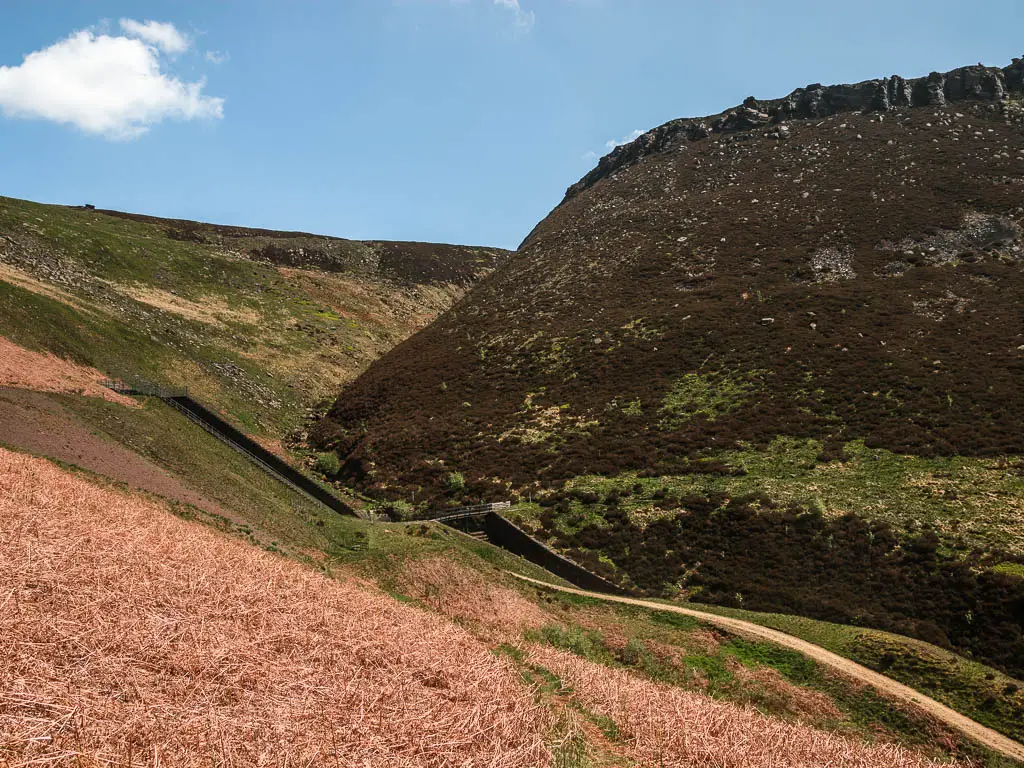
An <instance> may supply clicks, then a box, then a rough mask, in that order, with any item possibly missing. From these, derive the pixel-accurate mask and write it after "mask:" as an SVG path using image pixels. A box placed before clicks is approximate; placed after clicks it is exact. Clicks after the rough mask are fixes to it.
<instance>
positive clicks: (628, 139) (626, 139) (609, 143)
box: [604, 128, 646, 151]
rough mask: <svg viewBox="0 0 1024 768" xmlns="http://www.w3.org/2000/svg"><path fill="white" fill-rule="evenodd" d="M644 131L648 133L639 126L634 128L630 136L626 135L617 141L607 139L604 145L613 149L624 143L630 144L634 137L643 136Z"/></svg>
mask: <svg viewBox="0 0 1024 768" xmlns="http://www.w3.org/2000/svg"><path fill="white" fill-rule="evenodd" d="M644 133H646V131H641V130H640V129H639V128H634V129H633V130H632V131H631V132H630V134H629V135H628V136H624V137H622V138H621V139H619V140H618V141H616V140H615V139H608V141H606V142H605V143H604V145H605V146H606V147H607V148H608V150H609V151H611V150H613V149H615V148H616V147H621V146H622V145H623V144H629V142H631V141H633V140H634V139H637V138H639V137H641V136H643V135H644Z"/></svg>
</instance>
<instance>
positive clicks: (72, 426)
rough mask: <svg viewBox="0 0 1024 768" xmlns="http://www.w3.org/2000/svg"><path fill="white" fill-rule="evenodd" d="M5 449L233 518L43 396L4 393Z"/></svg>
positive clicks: (0, 420)
mask: <svg viewBox="0 0 1024 768" xmlns="http://www.w3.org/2000/svg"><path fill="white" fill-rule="evenodd" d="M0 444H3V445H6V446H8V447H10V448H14V449H17V450H22V451H29V452H31V453H35V454H39V455H41V456H46V457H47V458H50V459H56V460H57V461H62V462H65V463H67V464H74V465H75V466H78V467H82V468H83V469H87V470H89V471H91V472H95V473H96V474H98V475H103V476H105V477H109V478H111V479H112V480H117V481H119V482H122V483H126V484H127V485H130V486H131V487H133V488H138V489H140V490H143V491H148V492H150V493H155V494H157V495H158V496H163V497H164V498H167V499H174V500H176V501H180V502H182V503H184V504H191V505H192V506H194V507H198V508H199V509H202V510H203V511H204V512H209V513H210V514H214V515H220V516H222V517H230V516H229V514H228V513H227V512H226V511H225V510H224V509H223V508H221V507H219V506H218V505H217V504H216V503H215V502H213V501H210V500H209V499H207V498H206V497H205V496H203V495H202V494H200V493H197V492H196V491H194V490H192V489H191V488H189V487H188V486H187V485H185V484H184V483H183V482H182V481H181V480H179V479H178V478H177V477H175V476H174V475H172V474H170V473H169V472H167V471H166V470H164V469H161V468H160V467H158V466H157V465H156V464H153V463H151V462H149V461H147V460H146V459H144V458H142V457H141V456H139V455H138V454H136V453H133V452H132V451H129V450H128V449H127V448H125V447H124V446H122V445H120V444H118V443H115V442H114V441H113V440H109V439H107V438H105V437H101V436H100V435H97V434H94V433H93V432H92V431H91V430H90V429H89V427H88V426H86V425H85V424H84V423H82V422H81V421H80V420H79V419H78V417H77V416H75V415H74V414H72V413H70V412H69V411H68V410H67V409H65V408H64V407H62V406H61V404H60V403H59V402H57V401H56V400H54V399H53V398H50V397H48V396H47V395H46V394H45V393H42V392H33V391H30V390H27V389H14V388H10V387H0Z"/></svg>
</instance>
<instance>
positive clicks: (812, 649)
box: [509, 571, 1024, 761]
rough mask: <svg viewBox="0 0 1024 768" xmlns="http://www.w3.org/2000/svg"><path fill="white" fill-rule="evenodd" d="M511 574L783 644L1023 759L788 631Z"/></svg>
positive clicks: (938, 706) (1006, 741) (992, 736)
mask: <svg viewBox="0 0 1024 768" xmlns="http://www.w3.org/2000/svg"><path fill="white" fill-rule="evenodd" d="M509 573H511V571H509ZM512 575H513V576H515V577H516V578H517V579H522V580H523V581H528V582H530V583H531V584H537V585H538V586H542V587H546V588H548V589H556V590H558V591H560V592H569V593H571V594H573V595H583V596H584V597H592V598H595V599H596V600H605V601H607V602H610V603H625V604H627V605H639V606H641V607H644V608H651V609H653V610H655V611H669V612H670V613H681V614H683V615H684V616H693V617H694V618H697V619H700V620H701V621H703V622H705V623H707V624H714V625H715V626H718V627H722V628H723V629H728V630H729V631H731V632H735V633H737V634H740V635H746V636H747V637H754V638H757V639H758V640H769V641H771V642H773V643H776V644H778V645H782V646H785V647H786V648H792V649H793V650H795V651H799V652H800V653H802V654H804V655H805V656H809V657H810V658H812V659H814V660H815V661H819V662H821V663H822V664H825V665H827V666H829V667H832V668H833V669H835V670H837V671H839V672H841V673H843V674H844V675H846V676H847V677H851V678H853V679H855V680H860V681H861V682H864V683H867V684H868V685H870V686H872V687H874V688H875V689H877V690H878V691H880V692H882V693H884V694H885V695H886V696H889V697H891V698H894V699H898V700H900V701H904V702H907V703H910V704H914V705H915V706H917V707H919V708H920V709H922V710H924V711H925V712H927V713H928V714H929V715H932V716H933V717H934V718H935V719H937V720H940V721H941V722H943V723H945V724H946V725H949V726H951V727H953V728H956V729H957V730H958V731H961V732H962V733H964V734H965V735H967V736H969V737H970V738H972V739H974V740H975V741H977V742H979V743H981V744H984V745H985V746H986V747H988V748H989V749H992V750H995V751H996V752H999V753H1000V754H1003V755H1006V756H1007V757H1011V758H1013V759H1015V760H1021V761H1024V745H1022V744H1019V743H1018V742H1016V741H1014V740H1013V739H1011V738H1008V737H1006V736H1003V735H1002V734H1001V733H998V732H996V731H993V730H992V729H991V728H986V727H985V726H984V725H981V724H980V723H976V722H975V721H974V720H971V719H970V718H969V717H966V716H965V715H961V714H960V713H959V712H957V711H955V710H953V709H950V708H949V707H947V706H946V705H945V704H942V703H940V702H938V701H936V700H935V699H932V698H929V697H928V696H925V695H924V694H923V693H919V692H918V691H915V690H914V689H913V688H910V687H909V686H906V685H903V684H902V683H898V682H896V681H895V680H892V679H891V678H888V677H886V676H885V675H881V674H879V673H878V672H874V671H873V670H870V669H868V668H867V667H862V666H861V665H860V664H857V663H856V662H854V661H850V660H849V659H846V658H843V657H842V656H840V655H838V654H835V653H832V651H826V650H825V649H824V648H821V647H820V646H817V645H814V644H812V643H808V642H807V641H806V640H801V639H800V638H798V637H793V636H792V635H787V634H786V633H785V632H779V631H778V630H777V629H770V628H769V627H762V626H760V625H759V624H752V623H750V622H749V621H743V620H742V619H733V618H730V617H728V616H719V615H718V614H714V613H705V612H703V611H699V610H694V609H692V608H682V607H680V606H676V605H665V604H662V603H655V602H650V601H648V600H638V599H636V598H632V597H618V596H616V595H603V594H601V593H599V592H586V591H584V590H582V589H572V588H570V587H560V586H556V585H554V584H548V583H546V582H543V581H538V580H537V579H531V578H529V577H528V576H520V575H519V574H517V573H512Z"/></svg>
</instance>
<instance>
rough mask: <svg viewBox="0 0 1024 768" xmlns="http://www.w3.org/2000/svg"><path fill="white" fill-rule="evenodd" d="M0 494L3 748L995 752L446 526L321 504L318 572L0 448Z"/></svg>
mask: <svg viewBox="0 0 1024 768" xmlns="http://www.w3.org/2000/svg"><path fill="white" fill-rule="evenodd" d="M208 469H209V468H208ZM0 490H2V491H3V493H0V513H2V514H3V516H4V519H5V520H7V521H8V526H7V527H6V528H5V530H4V531H3V532H2V533H0V564H2V565H3V566H4V567H3V568H2V569H0V588H2V589H3V590H4V593H5V594H8V595H13V596H14V597H15V600H16V602H15V603H14V608H13V609H12V610H6V611H4V612H3V613H0V636H2V637H3V638H4V640H5V643H6V648H7V650H8V653H7V661H6V663H5V665H4V669H3V672H2V674H0V685H2V687H0V732H2V733H3V734H4V735H3V739H0V759H2V760H3V761H4V764H5V765H11V766H28V765H34V764H39V763H40V762H53V763H55V764H71V763H75V764H77V763H80V762H85V763H91V762H94V761H110V760H114V761H122V762H126V763H127V764H132V762H133V760H135V761H138V760H144V761H147V762H148V761H152V762H153V763H157V762H159V763H160V764H162V765H180V766H192V765H205V764H207V763H208V762H209V761H210V760H211V759H213V760H215V761H216V762H231V761H236V762H237V761H241V762H245V763H258V762H266V761H270V762H279V761H280V760H281V759H284V758H285V757H287V758H288V759H293V758H294V759H302V761H303V762H304V764H307V765H336V764H338V761H341V763H342V764H348V763H353V762H358V763H359V764H360V765H367V766H397V765H415V766H443V765H451V764H453V763H462V762H466V763H470V762H471V763H472V764H474V765H482V766H493V767H494V768H500V767H502V766H509V768H511V766H522V765H531V766H538V767H540V766H549V765H553V766H559V767H560V768H584V766H593V767H594V768H600V767H603V766H608V768H611V766H616V765H623V764H631V763H633V762H636V763H638V764H646V763H650V762H651V761H657V762H659V763H660V764H663V765H688V764H692V763H694V762H697V763H719V764H727V765H744V766H751V767H752V768H756V767H757V766H762V765H764V766H767V765H778V764H780V761H782V763H783V764H787V765H788V764H792V765H797V764H804V763H806V762H808V761H820V760H823V759H824V760H830V761H832V762H833V763H835V764H841V765H848V766H864V768H870V767H871V766H876V765H877V766H907V768H911V767H916V766H921V767H922V768H924V767H925V766H937V765H949V766H954V767H955V766H958V765H964V766H968V765H985V766H992V768H998V767H999V766H1009V765H1013V764H1014V763H1013V762H1012V761H1008V760H1006V759H1004V758H1000V757H999V756H997V755H995V754H993V753H990V752H987V751H985V750H984V749H981V748H979V747H978V746H977V745H973V744H971V743H970V742H968V741H966V740H964V739H962V738H961V737H960V736H959V735H958V734H957V733H955V732H952V731H950V730H948V729H947V728H945V727H943V726H942V725H940V724H939V723H938V722H936V721H934V720H932V719H930V718H929V717H927V716H926V715H925V714H924V713H923V712H922V711H918V710H916V709H915V708H912V707H906V706H904V705H901V704H898V703H896V702H892V701H887V700H885V699H884V698H882V697H881V696H879V695H878V694H877V693H875V692H873V691H871V690H870V689H866V688H865V687H864V686H862V685H858V684H855V683H852V682H850V681H849V680H846V679H845V678H843V677H841V676H835V675H831V674H829V673H828V672H827V670H826V669H825V668H823V667H819V666H818V665H817V664H816V663H815V662H814V661H811V660H809V659H806V658H804V657H802V656H800V655H799V654H796V653H793V652H791V651H787V650H785V649H782V648H779V647H776V646H773V645H772V644H770V643H765V642H757V641H752V640H749V639H744V638H742V637H740V636H733V635H730V634H729V633H728V632H725V631H721V630H718V629H715V628H714V627H712V626H711V625H705V624H703V623H701V622H699V621H697V620H695V619H692V618H688V617H680V616H673V615H672V614H669V613H665V612H660V611H657V610H655V611H644V610H641V609H636V608H630V607H621V608H620V609H618V610H611V609H610V607H606V606H602V605H601V604H600V603H598V602H597V601H594V600H590V599H588V598H581V597H575V596H571V595H565V596H560V595H558V594H557V593H555V594H554V595H551V594H547V595H545V594H544V593H538V592H537V591H535V590H530V589H526V588H519V589H517V588H515V587H514V586H513V585H505V584H502V579H501V577H500V574H501V572H500V570H498V569H496V568H495V567H494V566H493V565H489V564H487V563H485V561H484V559H483V557H482V555H483V554H484V552H485V550H486V545H484V544H480V543H479V542H474V543H473V546H474V547H477V548H478V550H479V554H476V553H474V552H472V551H470V550H469V549H468V548H467V544H466V543H465V542H463V541H462V540H463V539H464V538H465V537H462V536H460V535H459V534H454V533H442V532H441V531H437V530H433V529H427V528H423V529H422V530H416V527H410V528H407V529H406V530H405V531H404V532H403V531H402V530H401V529H394V528H392V529H390V530H384V531H382V530H381V527H380V526H377V527H376V530H373V527H372V526H368V525H367V524H366V523H361V522H359V521H353V520H347V521H342V519H341V518H337V520H338V521H340V522H342V525H343V526H349V527H352V526H355V527H356V528H359V527H362V528H365V532H364V533H363V537H364V539H365V540H366V541H367V544H368V546H364V547H349V549H348V554H347V556H346V557H345V558H341V557H338V556H335V557H330V558H316V561H317V564H318V565H319V570H320V571H321V572H317V570H315V569H313V568H310V567H308V566H303V565H300V564H298V563H295V562H292V561H289V560H288V559H285V558H283V557H281V556H280V555H276V554H271V553H267V552H261V551H260V550H259V549H257V548H255V547H253V546H251V545H249V544H246V543H243V542H240V541H237V540H233V539H232V538H230V537H227V536H224V535H223V534H219V533H217V532H215V531H212V530H209V529H208V528H204V527H203V526H200V525H198V524H196V523H195V522H191V521H188V520H181V519H177V518H175V517H173V516H172V515H171V514H169V510H168V509H167V508H166V507H165V506H164V504H163V503H162V502H161V501H160V500H159V499H154V498H146V497H143V496H139V495H137V494H130V493H126V492H125V491H123V490H120V489H115V488H111V487H107V486H105V485H104V484H103V483H102V481H99V482H98V481H97V480H96V479H92V480H90V479H89V478H87V477H84V476H82V475H81V474H78V473H72V472H70V471H68V470H63V469H60V468H58V467H56V466H54V465H52V464H50V463H49V462H47V461H45V460H43V459H38V458H31V457H26V456H21V455H18V454H15V453H12V452H9V451H7V450H4V449H0ZM186 516H187V515H186ZM371 531H373V533H372V534H371V535H370V536H367V534H368V533H370V532H371ZM352 532H353V533H354V532H355V531H352ZM403 533H404V534H411V535H402V534H403ZM453 537H454V538H453ZM389 539H391V541H389ZM86 540H87V541H88V542H89V547H87V548H84V549H83V548H82V546H81V542H82V541H86ZM468 541H470V542H471V541H472V540H468ZM339 554H340V553H339ZM487 554H488V556H487V561H491V562H494V563H495V564H496V565H499V566H505V565H509V564H511V563H513V562H514V560H513V559H512V558H505V559H502V557H501V556H500V553H487ZM382 555H383V560H386V561H387V565H386V566H385V565H384V562H383V561H382V560H381V556H382ZM375 558H376V559H377V560H378V564H377V565H376V566H375V565H374V561H375ZM345 559H347V560H348V561H349V564H348V565H346V563H345ZM360 559H361V561H362V563H363V566H362V568H363V570H362V573H363V575H361V576H359V575H357V572H356V571H354V570H352V564H353V563H354V562H359V561H360ZM385 571H386V572H387V575H388V579H389V583H390V585H391V587H390V591H391V595H390V596H389V595H388V594H385V593H384V592H382V591H381V590H380V589H379V588H378V587H377V586H375V585H374V584H373V583H372V580H373V578H374V574H378V575H377V578H378V579H379V578H380V574H382V573H384V572H385ZM367 577H369V578H367ZM513 581H514V580H513ZM381 585H382V586H385V584H384V583H382V584H381ZM402 603H405V605H403V604H402ZM666 702H668V703H670V705H671V706H665V703H666ZM652 711H657V712H658V713H659V715H658V716H657V717H655V718H652V717H651V712H652ZM72 717H73V718H74V719H73V725H71V724H70V721H71V718H72ZM951 758H952V759H951Z"/></svg>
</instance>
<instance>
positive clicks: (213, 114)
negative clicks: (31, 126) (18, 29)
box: [0, 30, 224, 140]
mask: <svg viewBox="0 0 1024 768" xmlns="http://www.w3.org/2000/svg"><path fill="white" fill-rule="evenodd" d="M161 63H162V62H161V59H160V52H159V50H158V49H157V48H156V47H154V46H153V45H148V44H146V43H145V42H142V41H141V40H136V39H131V38H128V37H110V36H108V35H97V34H95V33H94V32H93V31H91V30H81V31H79V32H75V33H73V34H72V35H71V36H70V37H69V38H67V39H66V40H61V41H60V42H57V43H54V44H53V45H51V46H50V47H49V48H45V49H43V50H41V51H35V52H34V53H30V54H28V55H27V56H25V59H24V61H23V62H22V63H21V64H20V65H19V66H16V67H6V66H0V111H2V112H3V114H4V115H5V116H7V117H21V118H35V119H42V120H52V121H54V122H57V123H65V124H69V125H74V126H77V127H78V128H80V129H81V130H83V131H85V132H86V133H92V134H97V135H100V136H104V137H106V138H108V139H119V140H125V139H134V138H137V137H138V136H141V135H142V134H143V133H145V132H146V131H147V130H149V128H150V127H151V126H152V125H155V124H156V123H159V122H161V121H162V120H168V119H173V120H195V119H197V118H209V119H219V118H221V117H223V115H224V100H223V99H220V98H215V97H211V96H204V95H203V88H204V86H205V82H204V81H203V80H200V81H198V82H194V83H189V82H182V81H181V80H179V79H178V78H177V77H174V76H172V75H169V74H167V73H166V72H164V71H162V67H161Z"/></svg>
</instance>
